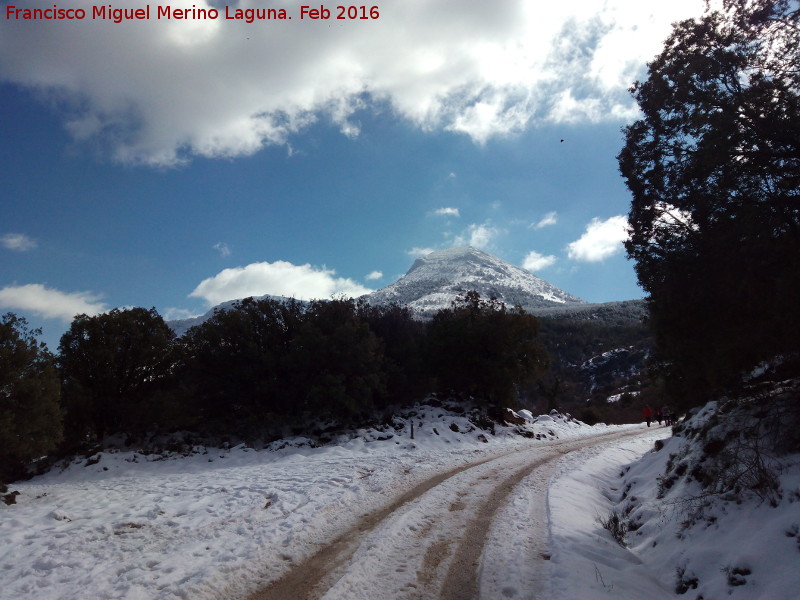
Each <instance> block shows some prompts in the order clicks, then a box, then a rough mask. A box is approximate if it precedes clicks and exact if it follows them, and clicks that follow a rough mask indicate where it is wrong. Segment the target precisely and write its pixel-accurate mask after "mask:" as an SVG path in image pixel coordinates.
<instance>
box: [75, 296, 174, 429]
mask: <svg viewBox="0 0 800 600" xmlns="http://www.w3.org/2000/svg"><path fill="white" fill-rule="evenodd" d="M174 338H175V334H174V333H173V332H172V330H171V329H170V328H169V326H167V324H166V323H164V320H163V319H162V318H161V316H160V315H159V314H158V313H157V312H156V310H155V309H150V310H146V309H144V308H131V309H127V310H120V309H114V310H112V311H110V312H108V313H104V314H101V315H97V316H93V317H89V316H87V315H78V316H77V317H75V319H74V320H73V321H72V324H71V326H70V328H69V330H68V331H67V332H66V333H65V334H64V335H63V336H62V337H61V343H60V344H59V363H60V367H61V377H62V385H63V391H62V400H63V404H64V406H65V408H66V426H67V433H68V435H69V436H70V439H71V441H72V442H82V441H84V440H86V439H87V437H90V438H91V437H93V438H96V439H98V440H100V439H102V437H103V436H104V435H106V434H111V433H124V434H128V435H133V436H141V435H143V434H145V433H147V431H148V430H150V429H152V428H153V427H154V426H156V425H158V421H159V419H160V418H161V416H162V415H163V408H164V407H165V402H164V399H165V398H164V396H163V395H162V392H163V391H164V388H163V386H164V385H165V383H166V382H167V381H168V380H169V378H170V375H171V373H172V369H173V364H174V357H173V340H174Z"/></svg>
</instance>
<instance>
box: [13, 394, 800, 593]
mask: <svg viewBox="0 0 800 600" xmlns="http://www.w3.org/2000/svg"><path fill="white" fill-rule="evenodd" d="M712 409H713V407H712ZM712 409H708V410H712ZM518 416H519V417H520V420H521V421H522V420H524V421H525V422H526V424H524V425H520V426H516V427H497V428H496V430H495V433H494V435H492V434H491V433H489V432H487V431H484V430H481V429H479V428H477V427H476V426H475V425H474V424H473V423H471V422H470V420H469V419H468V418H467V417H466V416H464V415H456V414H453V413H450V412H448V411H446V410H444V409H440V408H434V407H427V406H425V407H418V408H417V412H416V414H415V415H414V416H413V417H412V416H407V417H406V418H403V419H400V418H396V419H395V421H394V427H389V428H384V429H383V430H381V429H364V430H360V431H358V432H355V434H353V435H349V436H342V437H340V438H338V439H336V440H334V441H332V442H330V443H328V444H326V445H325V446H322V447H318V448H317V447H313V443H311V441H310V440H307V439H304V438H297V439H293V440H285V441H283V442H281V443H279V444H274V445H273V446H272V447H271V448H270V449H267V450H260V451H256V450H253V449H250V448H247V447H245V446H237V447H235V448H230V449H214V448H196V452H195V453H194V454H192V455H190V456H177V455H166V454H165V455H153V454H151V455H145V454H142V453H137V452H104V453H100V454H97V455H95V456H92V457H90V458H88V459H86V458H84V459H81V460H78V461H75V462H74V463H72V464H71V465H69V466H68V467H67V468H65V469H63V470H59V469H55V470H53V471H51V472H50V473H48V474H45V475H42V476H39V477H37V478H34V479H32V480H30V481H27V482H18V483H16V484H14V485H12V486H11V487H10V489H12V490H18V491H19V492H20V494H19V495H18V496H17V504H14V505H11V506H5V505H4V504H2V503H0V539H2V540H3V542H4V543H3V545H2V546H0V598H2V599H4V600H5V599H9V600H10V599H12V598H14V599H20V598H21V599H25V598H31V599H32V598H36V599H37V600H38V599H43V600H48V599H68V598H69V599H71V598H97V599H103V598H114V599H125V600H139V599H142V600H144V599H147V600H149V599H170V600H171V599H175V598H192V599H193V600H194V599H199V600H202V599H211V598H222V597H224V598H232V599H235V598H244V597H246V595H247V594H248V593H249V592H252V591H253V590H255V589H257V588H259V587H261V586H262V585H263V584H264V583H265V582H267V581H271V580H274V579H276V578H277V577H279V576H280V575H281V574H282V573H284V572H285V571H286V570H287V569H288V568H289V566H291V564H297V563H298V562H300V561H301V560H303V559H304V558H307V557H309V556H311V555H312V554H313V553H314V552H315V551H316V550H317V549H318V548H319V547H320V546H321V545H323V544H325V543H326V542H327V541H329V540H331V539H333V538H334V537H336V536H337V535H338V534H340V533H342V532H344V531H346V530H348V529H349V528H350V527H352V526H354V525H355V524H356V523H358V522H359V520H360V519H361V518H362V517H363V516H364V515H365V514H367V513H369V512H371V511H374V510H375V509H377V508H379V507H380V506H383V505H386V504H387V503H389V502H390V501H391V500H392V499H393V498H395V497H398V496H400V495H401V494H402V493H403V492H404V491H406V490H408V489H410V488H411V487H413V486H414V485H416V484H417V483H419V482H421V481H423V480H425V479H427V478H429V477H431V476H433V475H436V474H439V473H444V472H447V471H450V470H452V469H454V468H457V467H460V466H465V465H468V464H471V463H474V462H477V461H479V460H483V459H486V458H490V457H493V456H500V455H502V454H504V453H508V452H510V451H513V450H516V449H520V448H523V447H532V446H533V447H535V446H536V445H540V446H547V445H550V444H552V443H553V441H555V440H565V439H580V438H585V437H590V436H593V435H597V434H598V433H603V432H608V431H612V430H613V429H612V428H608V427H606V426H603V425H599V426H595V427H588V426H586V425H584V424H581V423H579V422H577V421H574V420H570V419H567V418H564V417H562V416H560V415H546V416H540V417H533V415H531V414H530V413H528V412H524V411H522V412H520V414H519V415H518ZM695 418H696V419H700V418H707V414H706V413H701V414H700V415H698V416H697V417H695ZM412 423H413V424H414V433H415V437H414V440H411V438H410V433H411V428H410V426H411V424H412ZM625 428H627V429H638V430H640V431H642V435H641V436H636V437H632V438H627V439H625V440H622V441H615V442H607V443H603V444H600V445H595V446H591V447H588V448H585V449H582V450H578V451H576V452H573V453H571V454H569V455H567V456H565V457H564V458H561V459H558V460H556V461H553V462H552V465H551V466H548V467H547V469H537V470H536V471H534V472H533V473H532V474H531V475H530V476H529V477H527V478H526V479H524V480H523V481H522V483H521V484H520V485H519V486H518V488H516V491H515V493H514V494H513V495H512V499H511V501H510V502H509V503H508V504H507V505H506V506H504V507H502V508H501V509H500V510H499V511H498V513H497V519H496V521H495V523H494V524H493V526H492V530H491V531H490V533H489V535H488V537H487V546H486V549H487V550H486V553H485V555H484V571H491V570H492V569H495V568H497V569H498V570H499V569H501V568H502V569H503V571H502V577H501V578H499V580H498V581H494V582H493V581H490V580H487V582H488V583H485V584H484V583H482V590H483V591H484V594H486V593H487V589H488V593H489V595H490V597H509V598H518V597H523V596H522V595H517V591H519V590H531V589H539V590H541V591H543V592H545V593H546V595H545V596H544V597H546V598H552V599H554V600H560V599H563V600H566V599H572V598H581V599H582V600H593V599H599V598H636V599H638V598H654V599H657V598H671V597H680V598H690V599H691V600H696V599H699V598H703V599H705V600H715V599H719V598H732V599H734V600H736V599H745V598H747V599H761V598H763V599H765V600H766V599H769V600H790V599H794V598H796V597H797V590H798V589H800V569H798V566H800V511H799V510H798V507H800V468H798V461H797V460H795V461H794V465H793V466H791V467H787V468H786V469H785V470H784V471H783V472H782V474H781V487H782V489H783V491H784V493H783V495H782V497H781V499H780V501H779V502H778V503H777V505H776V506H772V505H770V504H769V503H767V502H758V501H757V499H752V498H751V499H748V500H746V501H744V502H742V503H741V504H737V503H736V502H732V501H727V502H723V501H719V502H716V503H711V504H710V505H709V506H707V507H706V508H705V513H704V517H703V518H702V519H698V520H695V522H694V523H693V524H692V525H691V526H687V525H686V524H685V521H686V513H687V510H688V509H690V508H692V503H693V501H692V500H691V499H690V498H691V496H692V490H691V489H689V488H687V487H686V485H685V484H684V483H682V482H681V481H678V482H677V483H675V485H673V486H672V487H671V488H670V489H669V490H668V493H666V494H662V495H663V497H661V498H659V497H658V496H659V491H661V492H663V491H664V484H663V481H664V474H665V468H666V465H667V463H668V461H670V459H671V458H673V462H674V461H675V460H677V459H674V457H675V456H679V457H686V456H690V452H691V451H690V450H688V449H687V448H686V444H687V441H686V440H685V439H684V438H680V437H674V438H673V437H670V434H671V431H670V429H669V428H665V427H653V428H651V429H647V428H646V427H645V426H644V425H643V424H639V425H633V426H626V427H625ZM625 428H619V430H620V431H621V430H623V429H625ZM520 432H522V433H524V434H525V435H527V436H529V437H525V436H524V435H519V434H520ZM530 436H532V437H530ZM537 438H538V439H537ZM657 440H663V441H661V442H660V444H658V445H659V446H661V449H660V450H658V451H655V450H654V443H655V442H656V441H657ZM640 457H641V460H637V459H639V458H640ZM633 461H636V462H633ZM548 469H549V470H548ZM542 489H547V490H548V491H547V505H546V514H539V513H538V512H537V511H540V510H541V509H539V508H535V507H534V504H535V502H534V501H533V499H534V497H535V495H536V494H537V493H538V494H541V490H542ZM612 511H616V512H617V513H618V514H619V515H620V516H621V517H623V519H624V520H625V521H626V522H628V523H630V524H632V531H630V532H629V533H628V535H627V538H626V542H627V547H623V546H621V545H619V544H617V543H616V542H615V541H614V540H613V538H612V536H611V534H610V533H609V532H608V531H607V530H606V529H604V528H603V527H602V526H601V525H600V520H601V519H606V518H608V516H609V515H610V514H611V512H612ZM542 540H544V542H542ZM531 556H538V557H540V558H541V559H542V560H540V561H538V562H537V563H536V565H534V566H531V565H532V562H531V561H530V557H531ZM504 557H506V558H504ZM526 557H527V558H526ZM498 565H500V566H499V567H498ZM679 573H680V574H681V575H680V576H679ZM363 577H364V578H365V582H367V580H368V579H369V577H370V574H369V573H365V574H364V575H363ZM679 581H681V582H683V588H685V590H683V589H682V588H680V587H679V586H678V582H679ZM487 586H488V588H487ZM492 586H494V587H492ZM695 586H696V587H695ZM676 590H680V591H685V595H682V596H678V595H677V593H676ZM498 593H499V595H498ZM525 597H527V596H525Z"/></svg>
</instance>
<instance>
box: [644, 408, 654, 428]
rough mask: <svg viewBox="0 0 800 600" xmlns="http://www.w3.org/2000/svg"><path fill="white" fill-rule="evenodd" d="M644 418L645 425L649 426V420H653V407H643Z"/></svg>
mask: <svg viewBox="0 0 800 600" xmlns="http://www.w3.org/2000/svg"><path fill="white" fill-rule="evenodd" d="M644 420H645V421H647V426H648V427H650V421H652V420H653V409H652V408H650V407H649V406H645V407H644Z"/></svg>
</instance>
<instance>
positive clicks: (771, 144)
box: [618, 0, 800, 402]
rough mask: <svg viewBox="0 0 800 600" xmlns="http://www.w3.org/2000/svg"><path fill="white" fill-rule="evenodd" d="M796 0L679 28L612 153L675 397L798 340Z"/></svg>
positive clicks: (709, 389)
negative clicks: (625, 190)
mask: <svg viewBox="0 0 800 600" xmlns="http://www.w3.org/2000/svg"><path fill="white" fill-rule="evenodd" d="M799 15H800V12H798V3H797V2H796V1H788V0H780V1H776V2H769V1H767V0H753V1H747V0H727V1H726V2H724V9H723V10H722V11H720V12H714V11H711V10H709V11H707V12H706V14H705V15H704V16H703V17H702V18H700V19H697V20H688V21H683V22H680V23H678V24H676V25H675V27H674V30H673V32H672V35H671V36H670V37H669V39H668V40H667V42H666V44H665V48H664V50H663V52H662V53H661V54H660V55H659V56H658V57H656V59H655V60H654V61H653V62H652V63H650V65H649V69H648V77H647V79H646V80H645V81H643V82H638V83H636V84H635V86H634V87H633V89H632V92H633V94H634V97H635V98H636V100H637V102H638V104H639V107H640V109H641V111H642V113H643V117H642V118H641V119H640V120H639V121H636V122H635V123H634V124H632V125H631V126H629V127H627V128H626V130H625V136H626V144H625V146H624V148H623V150H622V151H621V153H620V154H619V156H618V159H619V165H620V170H621V172H622V175H623V176H624V178H625V180H626V183H627V185H628V187H629V189H630V191H631V192H632V195H633V200H632V204H631V210H630V215H629V223H630V240H629V241H628V242H627V244H626V248H627V251H628V255H629V257H631V258H633V259H634V260H635V261H636V271H637V275H638V278H639V282H640V283H641V285H642V286H643V287H644V289H645V290H646V291H647V292H648V293H649V295H650V296H649V308H650V314H651V319H652V325H653V328H654V331H655V333H656V336H657V345H658V350H659V353H660V356H659V358H660V359H661V361H662V364H663V366H664V367H665V369H666V372H667V375H668V377H667V382H668V385H669V386H671V388H672V393H673V394H674V395H678V396H680V397H681V398H682V399H684V400H686V401H687V402H695V401H699V400H700V399H701V398H702V397H704V396H707V395H708V394H709V393H715V392H719V391H722V390H725V389H727V388H729V387H730V386H732V385H736V382H737V381H741V375H742V373H743V372H745V371H746V370H749V369H752V368H753V367H755V366H756V365H757V364H758V363H760V362H761V361H770V360H773V359H775V358H776V357H781V359H782V360H784V361H786V362H789V363H791V362H793V361H796V359H797V355H798V348H799V342H798V340H800V319H798V317H797V310H798V309H797V307H798V306H800V27H799V26H798V22H799V18H800V17H799Z"/></svg>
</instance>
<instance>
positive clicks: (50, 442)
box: [0, 313, 62, 483]
mask: <svg viewBox="0 0 800 600" xmlns="http://www.w3.org/2000/svg"><path fill="white" fill-rule="evenodd" d="M40 334H41V331H39V330H31V329H29V328H28V323H27V321H26V320H25V319H23V318H20V317H17V316H16V315H14V314H12V313H8V314H6V315H4V316H3V317H2V319H0V483H2V482H3V481H8V480H10V479H13V478H14V477H17V476H20V475H21V474H22V473H23V470H24V466H25V465H26V464H27V463H28V462H29V461H30V460H32V459H34V458H38V457H40V456H44V455H46V454H47V453H48V452H50V451H52V450H53V449H55V448H56V446H57V445H58V444H59V442H60V441H61V438H62V426H61V411H60V408H59V404H58V401H59V391H60V386H59V380H58V373H57V372H56V369H55V366H54V360H53V356H52V355H51V354H50V352H48V350H47V347H46V346H45V345H44V344H40V343H39V342H38V341H37V339H36V336H38V335H40Z"/></svg>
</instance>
